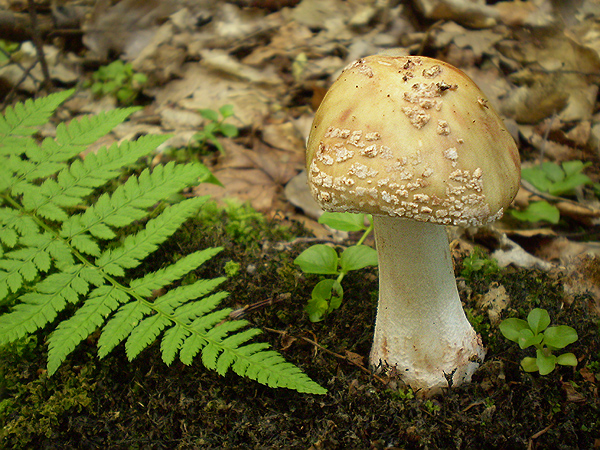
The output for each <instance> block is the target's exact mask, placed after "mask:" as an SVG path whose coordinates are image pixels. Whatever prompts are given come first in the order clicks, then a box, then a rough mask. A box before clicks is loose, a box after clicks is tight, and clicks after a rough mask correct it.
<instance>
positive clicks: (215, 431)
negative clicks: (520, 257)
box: [0, 220, 600, 449]
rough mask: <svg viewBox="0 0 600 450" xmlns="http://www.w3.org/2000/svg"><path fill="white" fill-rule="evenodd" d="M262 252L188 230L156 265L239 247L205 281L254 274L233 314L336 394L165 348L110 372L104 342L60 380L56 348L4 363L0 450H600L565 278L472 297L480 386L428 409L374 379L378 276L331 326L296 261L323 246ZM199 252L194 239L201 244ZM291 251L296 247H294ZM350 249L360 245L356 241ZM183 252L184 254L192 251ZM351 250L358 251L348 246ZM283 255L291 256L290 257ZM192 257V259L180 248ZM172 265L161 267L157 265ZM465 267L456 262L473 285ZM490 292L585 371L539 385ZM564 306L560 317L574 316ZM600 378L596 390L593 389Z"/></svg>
mask: <svg viewBox="0 0 600 450" xmlns="http://www.w3.org/2000/svg"><path fill="white" fill-rule="evenodd" d="M255 230H257V231H258V233H259V234H258V235H257V236H256V237H258V239H259V240H258V241H255V242H253V243H248V242H243V243H239V242H236V240H237V241H239V240H240V238H239V236H238V237H235V238H234V237H232V236H231V234H228V232H227V230H226V229H225V227H212V226H207V225H206V224H203V223H202V222H200V221H196V222H191V223H188V224H186V225H185V226H184V227H183V228H182V230H180V231H179V232H178V234H176V235H175V236H174V237H173V238H172V239H171V240H170V241H169V244H168V245H166V246H165V248H164V249H163V250H162V251H159V253H158V254H157V257H158V258H161V257H162V258H166V260H168V259H169V258H173V255H174V254H177V253H178V252H186V251H188V250H189V249H188V248H187V247H188V246H189V247H190V248H192V247H194V246H209V245H215V244H216V243H219V244H220V245H223V246H225V250H224V254H223V255H222V256H223V258H221V259H220V261H221V262H218V263H217V262H215V263H213V265H212V266H210V265H209V266H208V267H206V268H204V270H203V272H201V273H198V276H203V277H207V276H208V277H210V276H217V275H220V274H222V270H223V268H222V265H223V261H227V260H234V261H236V262H238V263H239V264H240V267H241V270H240V272H239V274H238V275H236V276H234V277H232V278H231V280H230V281H228V283H227V289H228V290H229V291H230V293H231V294H230V297H229V303H230V305H231V306H232V307H233V308H236V307H241V306H244V305H249V304H254V303H259V302H263V301H264V300H267V299H272V300H274V301H272V302H263V306H262V307H260V308H258V309H254V310H253V311H252V312H251V313H249V314H248V315H247V316H246V317H245V318H246V319H247V320H249V321H250V322H251V323H252V324H253V325H256V326H258V327H259V328H262V329H263V330H265V331H264V333H263V335H262V336H261V339H263V340H266V341H268V342H270V343H271V344H272V346H273V347H274V348H275V349H277V350H278V351H280V352H281V353H282V354H283V355H284V356H285V357H286V358H287V359H288V361H290V362H293V363H294V364H297V365H298V366H299V367H301V368H302V369H303V370H304V371H305V372H306V373H307V374H308V375H309V376H310V377H312V378H313V379H314V380H315V381H317V382H318V383H320V384H321V385H322V386H324V387H326V388H327V389H328V393H327V394H326V395H321V396H319V395H305V394H299V393H297V392H293V391H289V390H286V389H279V390H275V389H270V388H268V387H265V386H263V385H260V384H257V383H255V382H253V381H250V380H247V379H242V378H239V377H237V376H235V375H233V374H229V375H227V376H225V377H221V376H219V375H217V374H216V373H214V372H209V371H207V370H206V369H204V368H203V366H202V364H201V362H200V360H199V359H196V361H195V363H194V364H193V365H192V366H184V365H183V364H181V363H175V364H173V365H172V366H171V367H167V366H165V365H164V364H163V363H162V361H161V359H160V353H159V347H158V343H155V344H154V345H152V346H151V347H150V348H148V349H146V350H145V351H144V352H143V353H142V354H141V355H140V356H139V357H138V358H137V359H136V360H134V362H132V363H130V362H129V361H128V360H127V358H126V356H125V354H124V350H123V348H122V346H121V347H120V348H119V349H117V350H116V351H114V352H113V353H112V354H110V355H109V356H108V357H106V358H105V359H103V360H98V359H97V357H96V355H95V353H96V347H95V339H96V338H97V336H94V335H93V336H91V337H90V339H88V341H87V342H86V343H85V344H84V345H82V346H80V347H79V348H78V349H77V350H76V351H75V352H74V353H73V354H72V355H71V356H70V357H69V358H68V360H67V362H66V363H65V364H63V366H62V367H61V368H60V370H59V372H58V373H57V374H55V375H54V376H52V377H51V378H49V377H48V376H47V375H46V373H45V370H44V366H45V352H46V349H45V346H44V345H41V344H42V342H43V339H44V334H43V333H38V334H37V335H35V336H33V337H32V338H30V339H27V340H25V341H20V342H19V343H18V344H15V345H13V346H11V347H10V348H5V349H4V350H3V353H2V355H1V358H2V367H3V369H2V370H3V375H4V376H3V380H4V386H3V387H2V394H1V395H2V397H1V398H2V399H3V402H1V403H0V407H2V409H3V410H4V411H3V417H4V420H3V422H2V425H3V429H2V431H1V432H0V446H1V447H2V448H36V449H55V448H56V449H59V448H60V449H66V448H78V449H94V448H115V449H120V448H128V449H129V448H134V449H138V448H139V449H173V448H179V449H192V448H193V449H197V448H203V449H217V448H240V449H246V448H286V449H288V448H289V449H349V448H356V449H358V448H376V449H383V448H402V449H412V448H415V449H416V448H427V449H449V448H456V449H471V448H476V447H482V448H486V449H487V448H489V449H492V448H494V449H496V448H497V449H521V448H532V449H575V448H576V449H591V448H599V447H600V439H599V436H600V401H599V399H598V372H600V370H599V368H598V366H599V364H600V338H599V336H598V327H599V323H598V318H597V317H595V316H591V315H590V314H589V313H588V303H589V301H590V298H589V297H588V296H585V295H581V296H579V297H575V298H573V299H571V300H572V301H571V302H570V304H568V305H567V304H564V303H563V300H564V294H563V289H562V284H561V283H562V282H561V279H560V276H551V275H549V274H546V273H541V272H536V271H529V270H515V269H503V270H500V271H495V272H493V273H492V274H490V275H486V276H483V275H481V274H476V275H474V276H471V277H469V278H468V279H464V278H462V279H461V281H460V286H461V294H462V296H463V300H464V301H465V307H466V308H471V309H469V311H470V312H471V314H470V315H471V319H472V322H473V323H474V325H475V327H476V328H477V330H478V331H479V332H480V333H481V334H482V336H483V340H484V342H485V344H486V346H487V348H488V354H487V357H486V362H485V363H484V364H483V365H482V366H481V368H480V369H479V370H478V371H477V372H476V373H475V375H474V378H473V382H472V383H470V384H467V385H463V386H461V387H458V388H454V389H451V390H449V391H448V392H445V393H443V394H441V395H438V396H435V397H433V398H429V399H422V398H419V396H418V395H415V393H413V392H412V391H411V390H410V389H407V388H406V387H403V386H400V385H398V383H396V382H395V381H393V380H388V379H383V378H381V377H378V376H374V375H373V374H371V373H370V372H369V371H368V370H367V369H366V368H365V367H364V364H365V359H366V357H367V355H368V352H369V348H370V344H371V337H372V334H373V322H374V316H375V312H376V303H377V277H376V271H375V270H374V269H371V270H369V269H366V270H361V271H358V272H355V273H350V274H349V275H348V276H347V277H346V278H345V280H344V287H345V293H346V295H345V298H344V301H343V304H342V306H341V308H340V309H339V310H337V311H335V312H334V313H332V314H331V315H330V316H329V317H327V318H326V320H324V321H323V322H320V323H311V322H310V321H309V320H308V319H307V316H306V314H304V313H303V305H304V303H305V302H306V300H307V292H309V291H310V289H311V288H312V286H313V285H314V283H316V281H317V280H318V277H317V276H306V277H305V276H303V275H301V273H300V272H299V270H298V269H297V268H296V267H294V265H293V259H294V258H295V256H297V255H298V254H299V253H300V252H301V251H302V250H303V249H304V248H306V247H307V246H308V245H309V244H306V243H304V244H297V245H294V244H289V242H294V241H293V239H292V238H293V237H297V236H308V233H307V232H306V231H305V230H303V229H302V228H301V227H300V226H299V225H297V224H296V225H293V226H292V227H291V228H290V227H285V226H283V225H282V224H279V223H277V222H276V221H266V220H265V221H263V222H262V224H261V225H260V227H255ZM194 236H195V237H196V239H193V237H194ZM283 238H285V239H284V240H282V239H283ZM351 238H352V236H351ZM183 243H185V244H183ZM349 243H350V244H351V242H349ZM284 244H285V245H284ZM182 246H183V247H182ZM154 264H160V259H159V260H155V261H153V262H152V265H154ZM461 264H462V263H461V261H460V260H457V261H456V267H457V276H459V277H460V270H459V269H460V268H461ZM492 283H498V284H501V285H503V286H504V287H505V288H506V290H507V293H508V295H509V297H510V302H511V303H510V307H509V308H508V309H507V310H506V311H504V313H503V317H506V316H510V315H514V316H520V317H524V316H526V313H527V311H529V310H531V309H532V308H534V307H543V308H546V309H548V311H549V312H550V315H551V317H552V320H553V323H555V324H563V325H570V326H572V327H574V328H575V329H576V330H577V332H578V334H579V340H578V341H577V342H576V343H574V344H572V345H571V346H569V350H570V351H572V352H573V353H575V354H576V355H577V356H578V359H579V364H578V366H577V367H576V368H572V367H559V368H557V369H556V370H555V371H554V372H552V373H551V374H549V375H547V376H540V375H539V374H528V373H525V372H523V370H521V369H520V367H519V361H520V359H521V358H522V357H523V356H526V355H527V354H528V352H527V351H522V350H520V349H519V348H518V346H517V345H516V344H514V343H512V342H509V341H507V340H506V339H504V338H503V337H502V336H501V334H500V332H499V330H498V327H497V326H492V325H491V324H490V322H489V319H488V316H487V314H486V312H485V311H481V310H477V309H476V307H475V299H476V298H477V297H478V295H480V294H483V293H485V292H486V291H487V290H488V289H489V288H490V286H491V285H492ZM560 305H562V306H560ZM594 372H595V374H594Z"/></svg>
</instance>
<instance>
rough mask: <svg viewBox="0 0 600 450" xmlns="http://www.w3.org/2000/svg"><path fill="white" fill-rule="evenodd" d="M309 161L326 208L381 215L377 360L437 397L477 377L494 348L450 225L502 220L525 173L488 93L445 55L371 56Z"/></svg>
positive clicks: (344, 86)
mask: <svg viewBox="0 0 600 450" xmlns="http://www.w3.org/2000/svg"><path fill="white" fill-rule="evenodd" d="M307 169H308V180H309V185H310V188H311V192H312V194H313V197H314V198H315V199H316V200H317V202H318V203H319V204H320V205H321V207H322V208H323V209H325V210H327V211H349V212H355V213H370V214H373V216H374V217H373V221H374V227H375V240H376V245H377V252H378V256H379V304H378V310H377V318H376V323H375V333H374V334H375V335H374V340H373V347H372V350H371V354H370V364H371V366H372V367H373V368H374V369H375V370H378V371H386V372H387V373H389V374H390V375H395V376H397V377H398V378H400V379H401V380H403V381H404V382H405V383H406V384H408V385H409V386H411V387H412V388H413V389H415V390H419V391H420V392H421V394H425V395H427V394H433V393H435V392H439V391H440V390H441V389H443V388H446V387H452V386H458V385H460V384H462V383H464V382H468V381H470V380H471V375H472V374H473V372H474V371H475V369H476V368H477V367H478V366H479V365H480V364H481V362H482V361H483V358H484V355H485V349H484V347H483V344H482V341H481V337H480V336H479V335H478V334H477V333H476V332H475V330H474V329H473V327H472V326H471V325H470V323H469V321H468V320H467V318H466V316H465V313H464V311H463V309H462V304H461V301H460V298H459V295H458V290H457V288H456V281H455V279H454V270H453V266H452V259H451V256H450V250H449V244H448V236H447V234H446V229H445V226H448V225H458V226H462V227H476V226H480V225H483V224H485V223H488V222H492V221H495V220H497V219H498V218H500V217H501V216H502V214H503V212H504V210H505V209H506V208H507V207H508V205H509V204H510V202H511V201H512V199H513V198H514V196H515V195H516V193H517V190H518V188H519V181H520V171H521V165H520V160H519V153H518V149H517V147H516V145H515V142H514V140H513V139H512V137H511V135H510V134H509V133H508V132H507V130H506V129H505V127H504V125H503V122H502V119H501V118H500V116H499V115H498V114H497V113H496V112H495V111H494V110H493V109H492V107H491V106H490V104H489V102H488V100H487V99H486V97H485V95H484V94H483V93H482V92H481V91H480V90H479V88H478V87H477V86H476V85H475V83H474V82H473V81H472V80H471V79H470V78H469V77H468V76H467V75H465V74H464V73H463V72H461V71H460V70H458V69H457V68H455V67H453V66H451V65H449V64H446V63H444V62H442V61H438V60H435V59H431V58H425V57H416V56H415V57H412V56H408V57H391V56H382V55H378V56H370V57H366V58H362V59H359V60H358V61H356V62H354V63H353V64H351V65H349V66H348V67H346V69H344V71H343V72H342V74H341V75H340V76H339V78H338V79H337V80H336V81H335V82H334V83H333V85H332V86H331V88H330V89H329V91H328V92H327V94H326V95H325V98H324V99H323V101H322V103H321V105H320V107H319V109H318V111H317V113H316V115H315V118H314V121H313V124H312V128H311V132H310V136H309V140H308V145H307Z"/></svg>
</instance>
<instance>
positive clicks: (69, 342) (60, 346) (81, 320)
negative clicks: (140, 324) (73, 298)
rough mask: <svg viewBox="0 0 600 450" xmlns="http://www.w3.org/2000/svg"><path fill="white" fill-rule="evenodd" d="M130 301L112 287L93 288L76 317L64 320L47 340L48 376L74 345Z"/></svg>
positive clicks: (122, 292) (54, 370)
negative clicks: (120, 306) (121, 305)
mask: <svg viewBox="0 0 600 450" xmlns="http://www.w3.org/2000/svg"><path fill="white" fill-rule="evenodd" d="M128 300H129V296H128V295H127V294H126V293H125V292H124V291H123V290H121V289H119V288H118V287H115V286H101V287H99V288H96V289H94V291H92V292H91V293H90V295H89V297H88V299H87V300H86V301H85V303H84V304H83V306H82V307H81V308H79V309H78V310H77V311H76V312H75V314H74V315H73V316H72V317H71V318H69V319H67V320H63V321H62V322H61V323H60V324H59V325H58V327H56V330H55V331H54V332H53V333H52V334H51V335H50V338H49V339H48V373H49V374H50V375H52V374H53V373H54V372H56V369H58V367H59V366H60V365H61V364H62V362H63V361H64V360H65V358H66V357H67V355H68V354H69V353H71V352H72V351H73V350H75V347H76V346H77V344H79V343H80V342H81V341H83V340H84V339H86V338H87V337H88V336H89V335H90V334H91V333H92V332H93V331H94V330H95V329H96V328H98V327H99V326H100V325H102V324H103V323H104V321H105V320H106V317H107V316H108V315H109V314H110V313H112V312H113V311H114V310H115V309H117V308H118V307H119V305H120V304H121V303H125V302H127V301H128Z"/></svg>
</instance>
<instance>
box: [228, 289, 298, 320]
mask: <svg viewBox="0 0 600 450" xmlns="http://www.w3.org/2000/svg"><path fill="white" fill-rule="evenodd" d="M290 297H291V295H290V294H287V295H286V294H282V295H278V296H277V297H275V298H268V299H266V300H261V301H259V302H256V303H252V304H251V305H246V306H243V307H241V308H238V309H236V310H234V311H231V312H230V313H229V317H230V318H231V319H240V318H242V317H244V316H245V315H246V314H248V313H250V312H252V311H255V310H257V309H260V308H262V307H264V306H269V305H273V304H274V303H278V302H281V301H283V300H288V299H289V298H290Z"/></svg>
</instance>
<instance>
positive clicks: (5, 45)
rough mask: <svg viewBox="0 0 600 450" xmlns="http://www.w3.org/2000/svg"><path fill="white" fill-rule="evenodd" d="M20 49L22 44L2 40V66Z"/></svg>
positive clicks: (0, 61) (0, 60)
mask: <svg viewBox="0 0 600 450" xmlns="http://www.w3.org/2000/svg"><path fill="white" fill-rule="evenodd" d="M19 47H21V44H19V43H18V42H12V41H7V40H5V39H0V64H1V63H3V62H5V61H8V60H9V59H10V55H11V54H12V53H15V52H16V51H17V50H19Z"/></svg>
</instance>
